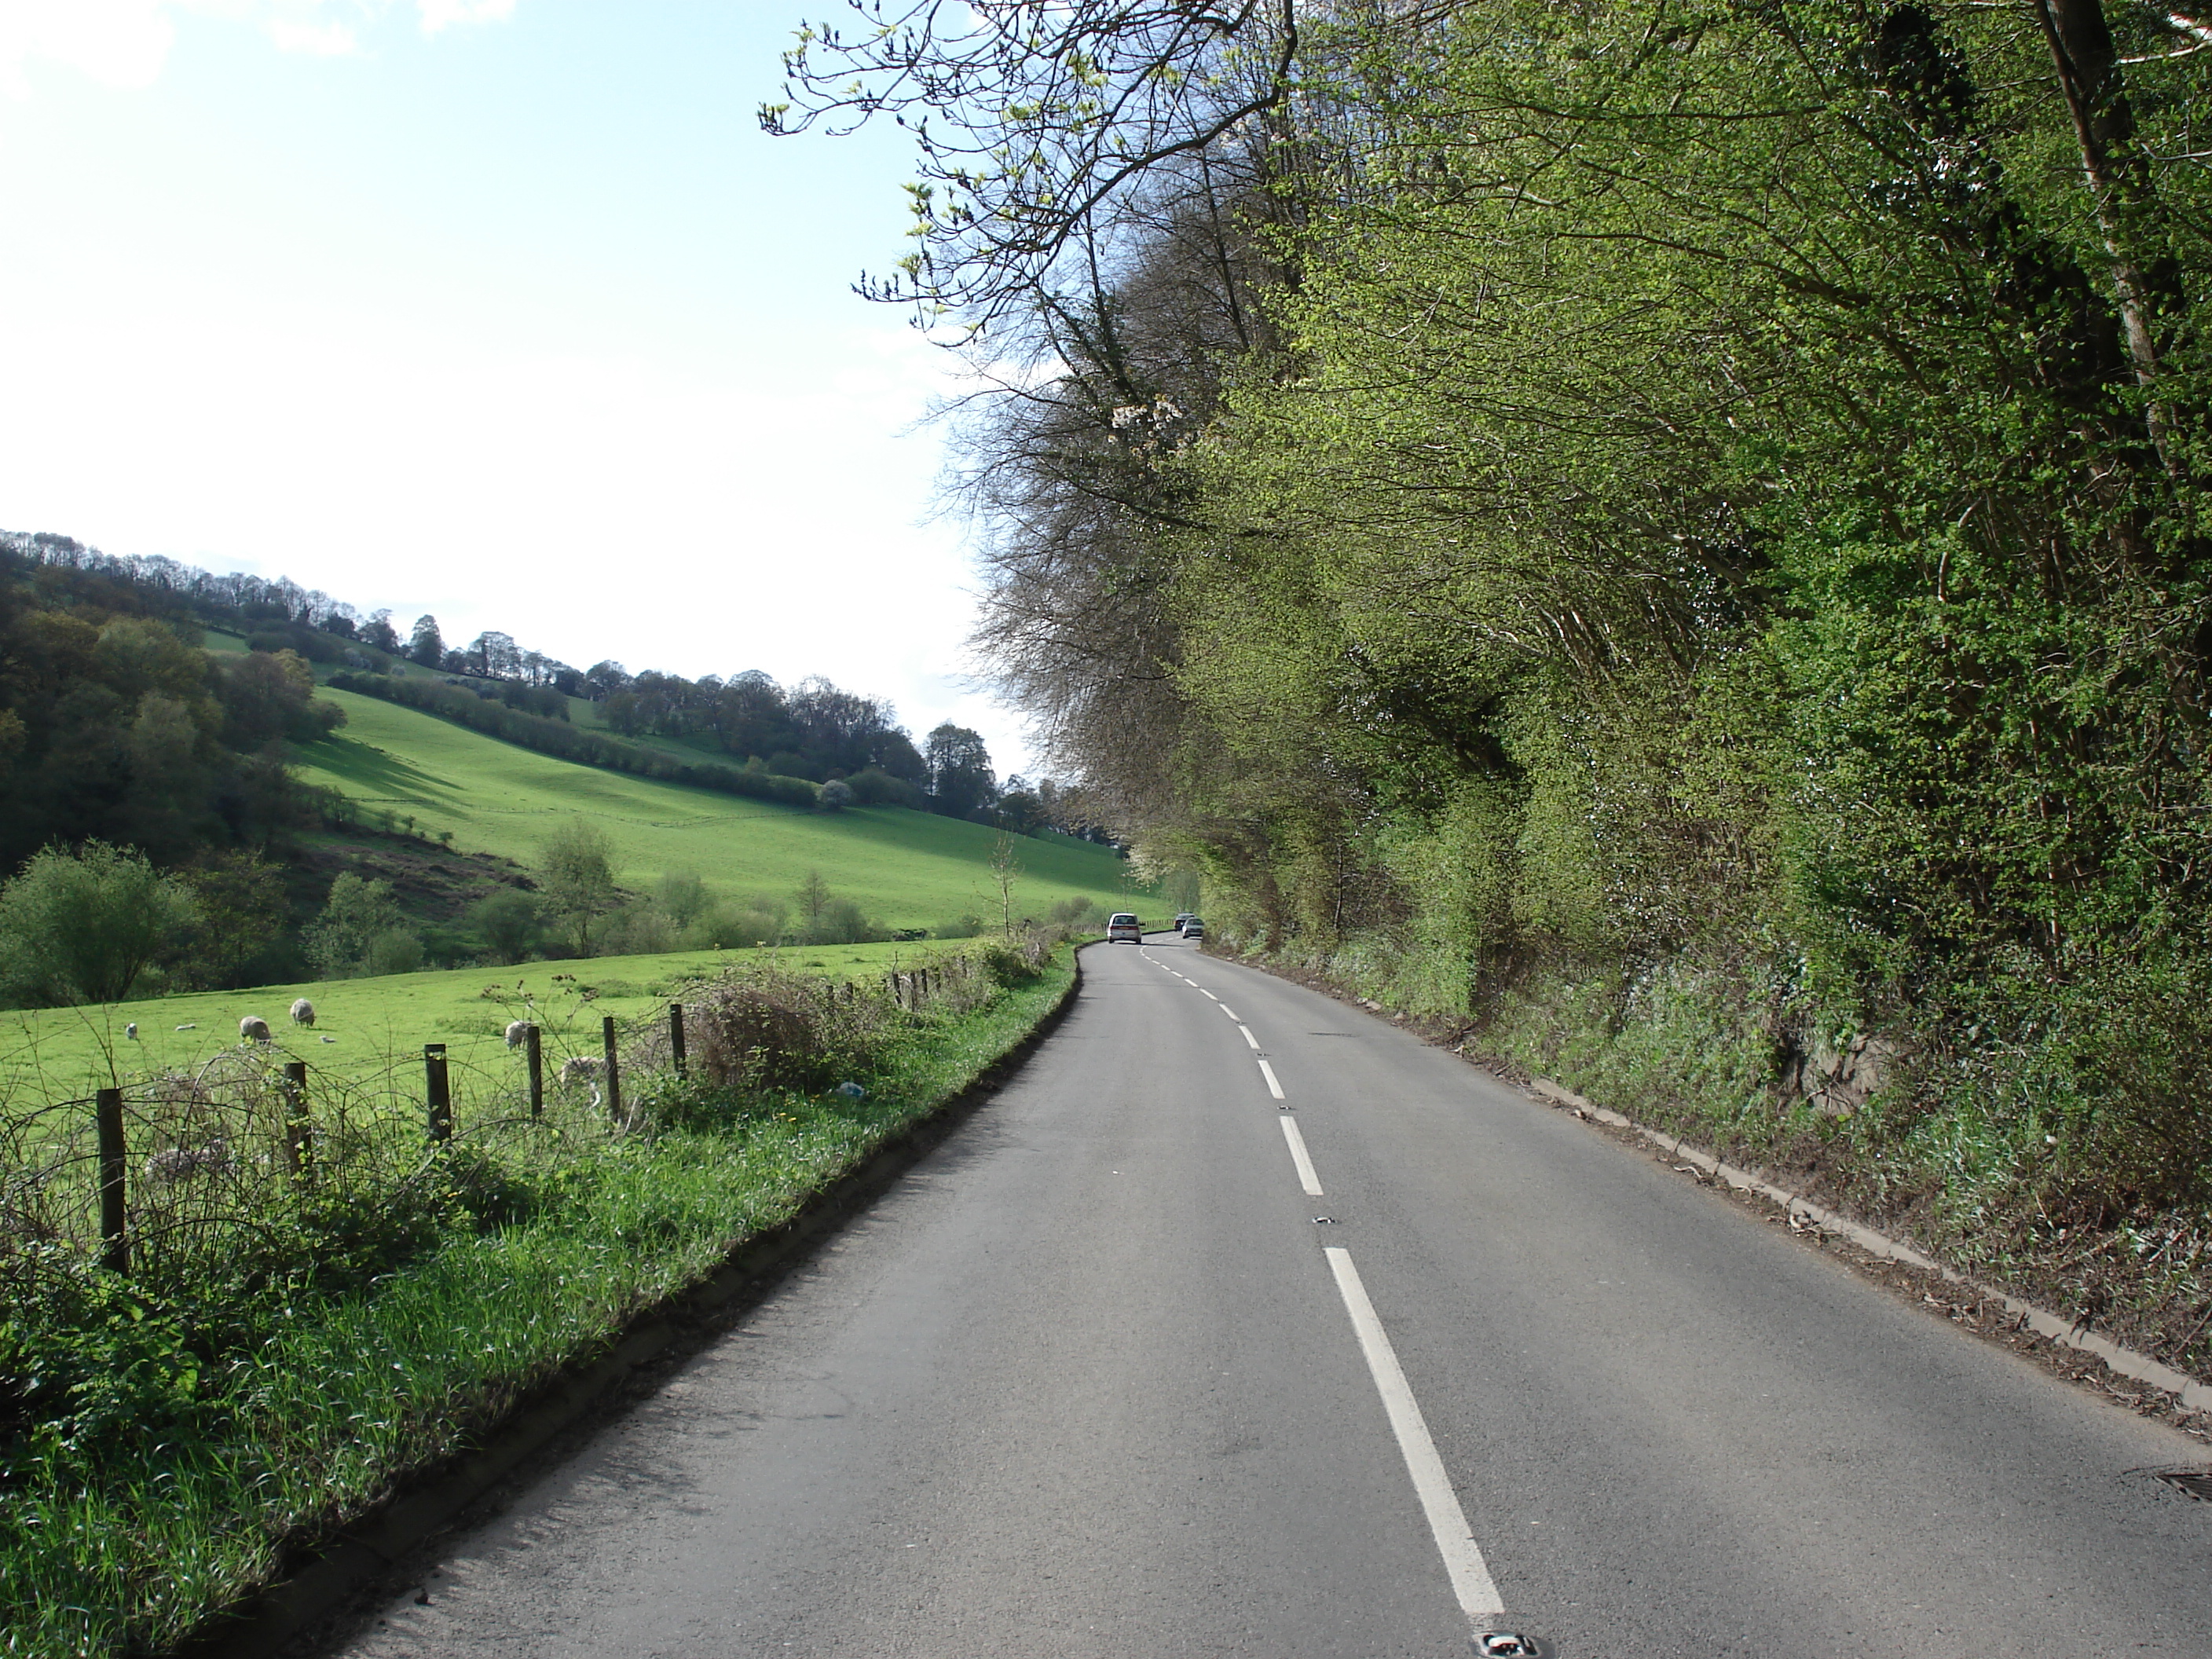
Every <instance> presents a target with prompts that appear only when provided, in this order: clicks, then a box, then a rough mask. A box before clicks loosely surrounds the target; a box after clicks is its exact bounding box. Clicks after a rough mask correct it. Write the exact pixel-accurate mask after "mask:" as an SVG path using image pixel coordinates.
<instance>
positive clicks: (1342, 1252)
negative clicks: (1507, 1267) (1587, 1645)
mask: <svg viewBox="0 0 2212 1659" xmlns="http://www.w3.org/2000/svg"><path fill="white" fill-rule="evenodd" d="M1322 1255H1325V1256H1327V1257H1328V1265H1329V1270H1330V1271H1331V1272H1332V1273H1334V1274H1335V1275H1336V1288H1337V1291H1338V1292H1339V1294H1340V1295H1341V1296H1342V1297H1344V1309H1345V1311H1346V1313H1348V1314H1350V1315H1351V1316H1352V1330H1353V1332H1354V1333H1355V1334H1358V1338H1359V1350H1360V1352H1362V1353H1364V1354H1365V1355H1366V1356H1367V1369H1368V1370H1369V1371H1370V1372H1371V1373H1372V1374H1373V1376H1374V1378H1375V1391H1376V1393H1377V1394H1379V1395H1382V1396H1383V1411H1384V1412H1385V1413H1387V1414H1388V1415H1389V1419H1390V1430H1391V1432H1392V1433H1394V1434H1395V1435H1396V1436H1397V1437H1398V1449H1399V1450H1400V1451H1401V1452H1402V1453H1404V1454H1405V1458H1406V1473H1407V1474H1410V1475H1412V1476H1413V1491H1414V1492H1415V1493H1417V1494H1418V1495H1419V1498H1420V1500H1421V1512H1422V1513H1423V1514H1424V1515H1425V1516H1428V1519H1429V1531H1430V1533H1431V1534H1432V1535H1433V1536H1434V1537H1435V1539H1436V1541H1437V1553H1438V1554H1440V1555H1442V1556H1443V1559H1444V1573H1445V1575H1446V1576H1447V1577H1449V1578H1450V1580H1451V1586H1452V1594H1453V1595H1455V1596H1457V1597H1458V1598H1459V1610H1460V1611H1461V1612H1462V1613H1465V1614H1466V1615H1467V1619H1468V1623H1470V1624H1472V1625H1474V1626H1475V1627H1476V1628H1477V1629H1481V1628H1483V1627H1485V1626H1488V1625H1489V1624H1490V1623H1492V1621H1493V1620H1497V1619H1498V1618H1499V1617H1500V1616H1502V1615H1503V1614H1504V1611H1505V1604H1504V1601H1502V1600H1501V1599H1500V1597H1499V1596H1498V1585H1497V1583H1496V1581H1495V1580H1493V1579H1492V1577H1491V1576H1490V1567H1489V1565H1488V1564H1487V1563H1486V1562H1485V1561H1484V1560H1483V1559H1482V1548H1481V1546H1480V1545H1479V1544H1477V1543H1476V1542H1475V1541H1474V1532H1473V1530H1472V1529H1471V1528H1469V1527H1468V1524H1467V1513H1466V1511H1465V1510H1462V1509H1461V1508H1460V1506H1459V1497H1458V1495H1457V1494H1456V1493H1455V1492H1453V1491H1452V1485H1451V1477H1450V1476H1449V1475H1448V1474H1445V1473H1444V1463H1443V1459H1442V1458H1441V1457H1439V1456H1437V1443H1436V1442H1435V1441H1433V1440H1431V1439H1430V1438H1429V1425H1428V1424H1427V1423H1426V1422H1425V1420H1424V1419H1422V1416H1421V1407H1420V1402H1419V1401H1416V1400H1415V1399H1414V1398H1413V1389H1412V1388H1411V1386H1409V1385H1408V1384H1407V1381H1406V1373H1405V1371H1404V1370H1402V1369H1401V1367H1400V1365H1399V1364H1398V1355H1397V1352H1396V1350H1395V1349H1394V1348H1392V1347H1391V1346H1390V1339H1389V1335H1388V1334H1385V1332H1384V1331H1383V1322H1382V1320H1380V1319H1379V1318H1377V1317H1376V1313H1375V1304H1373V1303H1372V1302H1370V1301H1369V1300H1368V1299H1367V1287H1366V1286H1365V1285H1362V1284H1361V1283H1360V1282H1359V1270H1358V1268H1357V1267H1353V1266H1352V1252H1351V1251H1349V1250H1346V1249H1334V1248H1332V1249H1325V1250H1323V1251H1322Z"/></svg>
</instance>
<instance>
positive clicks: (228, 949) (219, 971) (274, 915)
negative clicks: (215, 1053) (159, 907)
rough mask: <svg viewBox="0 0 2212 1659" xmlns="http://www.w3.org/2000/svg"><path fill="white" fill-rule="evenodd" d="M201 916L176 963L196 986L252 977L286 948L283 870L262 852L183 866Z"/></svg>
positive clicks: (228, 983) (243, 981)
mask: <svg viewBox="0 0 2212 1659" xmlns="http://www.w3.org/2000/svg"><path fill="white" fill-rule="evenodd" d="M179 873H180V877H181V879H182V880H183V881H184V882H185V884H187V885H188V886H189V887H190V888H191V891H192V895H193V897H194V899H195V900H196V901H197V905H198V913H199V914H198V917H197V921H196V923H195V925H194V926H193V928H192V930H191V937H190V941H189V943H188V944H187V945H186V946H185V950H184V951H182V952H180V953H179V957H178V958H177V959H176V962H175V965H176V966H177V968H178V969H179V970H181V971H182V972H183V974H184V976H185V979H186V980H187V981H188V982H189V983H190V984H191V985H192V987H194V988H196V989H197V988H204V987H217V986H232V985H243V984H247V983H251V982H252V979H253V976H254V975H253V971H252V970H253V969H254V968H255V967H257V966H258V965H259V964H261V963H266V962H268V961H269V960H270V959H271V957H273V956H274V955H275V954H276V951H279V950H281V949H283V939H284V937H285V927H286V924H287V923H288V921H289V915H288V908H289V907H288V904H287V901H286V896H285V892H284V878H283V871H281V870H280V869H278V868H277V867H276V866H275V865H273V864H270V862H268V861H267V860H264V858H262V857H261V856H260V855H259V854H256V853H216V854H209V855H207V856H205V857H204V858H203V859H201V860H199V861H198V862H197V863H196V864H195V865H193V866H191V867H190V868H188V869H186V870H184V871H182V872H179Z"/></svg>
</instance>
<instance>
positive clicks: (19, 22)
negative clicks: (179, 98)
mask: <svg viewBox="0 0 2212 1659" xmlns="http://www.w3.org/2000/svg"><path fill="white" fill-rule="evenodd" d="M167 9H168V8H167V4H166V3H165V0H0V88H4V89H5V90H6V91H7V92H8V93H9V94H10V95H11V96H15V97H22V96H24V95H26V94H27V93H28V92H29V90H30V83H29V82H28V81H27V79H26V78H25V76H24V74H23V64H24V63H25V61H26V60H27V59H29V58H45V59H46V60H47V61H49V62H52V63H57V64H66V65H67V66H68V67H70V69H73V70H76V71H78V72H79V73H80V74H82V75H86V76H90V77H91V78H92V79H94V80H95V81H98V82H102V83H103V84H105V85H107V86H111V87H143V86H149V85H150V84H152V82H153V81H154V79H155V76H159V75H160V74H161V64H162V63H163V62H164V61H165V60H166V59H167V57H168V55H169V46H170V43H171V42H172V41H173V40H175V38H176V33H177V31H176V26H175V25H174V24H173V23H172V22H171V21H169V19H168V17H167V15H166V13H167Z"/></svg>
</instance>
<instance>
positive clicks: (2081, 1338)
mask: <svg viewBox="0 0 2212 1659" xmlns="http://www.w3.org/2000/svg"><path fill="white" fill-rule="evenodd" d="M1207 954H1208V955H1211V956H1213V957H1214V959H1215V960H1217V961H1220V962H1229V963H1235V964H1236V965H1237V966H1238V967H1242V968H1250V969H1255V971H1257V972H1260V973H1263V974H1266V975H1267V976H1268V977H1269V978H1271V979H1280V980H1285V981H1288V982H1289V983H1291V984H1293V985H1300V986H1304V987H1305V988H1306V989H1308V990H1310V991H1319V992H1321V993H1322V994H1324V995H1327V996H1329V997H1332V998H1334V1000H1337V1001H1339V1002H1343V1003H1346V1004H1349V1005H1350V1006H1352V1007H1355V1008H1358V1009H1360V1010H1362V1011H1363V1012H1366V1013H1369V1014H1372V1015H1374V1016H1375V1017H1376V1018H1380V1019H1383V1021H1385V1023H1387V1024H1389V1025H1390V1026H1391V1027H1392V1029H1394V1030H1400V1031H1403V1032H1405V1033H1406V1034H1407V1036H1412V1037H1413V1038H1414V1039H1416V1040H1417V1041H1419V1042H1422V1043H1424V1044H1425V1045H1426V1046H1427V1047H1429V1048H1438V1049H1442V1050H1443V1052H1445V1053H1448V1054H1458V1057H1459V1058H1460V1059H1462V1060H1466V1061H1467V1062H1468V1064H1470V1065H1474V1066H1477V1067H1478V1068H1479V1069H1481V1070H1482V1071H1484V1072H1485V1073H1486V1074H1487V1075H1488V1076H1490V1077H1492V1078H1494V1079H1496V1080H1497V1081H1498V1082H1500V1083H1502V1084H1504V1085H1506V1086H1507V1087H1509V1088H1511V1089H1514V1090H1516V1091H1518V1092H1520V1093H1521V1094H1522V1095H1524V1096H1526V1097H1528V1099H1530V1100H1532V1101H1534V1102H1536V1103H1540V1104H1545V1105H1550V1106H1553V1107H1556V1108H1561V1109H1565V1110H1567V1111H1569V1112H1570V1113H1571V1114H1572V1115H1575V1116H1577V1117H1578V1118H1581V1119H1583V1120H1584V1121H1589V1122H1594V1123H1598V1124H1601V1125H1603V1126H1604V1127H1607V1128H1609V1129H1613V1130H1615V1131H1618V1132H1620V1133H1623V1134H1626V1135H1632V1136H1636V1137H1638V1138H1640V1139H1643V1140H1644V1141H1646V1142H1647V1143H1649V1144H1650V1146H1652V1147H1653V1148H1654V1149H1655V1150H1656V1151H1658V1152H1662V1153H1663V1154H1664V1155H1665V1156H1666V1157H1668V1158H1677V1159H1680V1161H1681V1162H1682V1163H1684V1164H1688V1165H1689V1166H1691V1167H1692V1169H1694V1170H1698V1171H1699V1173H1700V1175H1701V1176H1711V1177H1712V1178H1714V1179H1717V1180H1719V1181H1721V1182H1725V1183H1726V1184H1728V1185H1729V1186H1730V1187H1732V1188H1735V1190H1736V1191H1738V1192H1740V1193H1744V1194H1752V1195H1754V1196H1756V1197H1759V1198H1763V1199H1765V1200H1768V1201H1770V1202H1771V1203H1774V1204H1777V1205H1779V1206H1781V1207H1782V1209H1783V1211H1784V1214H1785V1215H1786V1216H1787V1218H1789V1220H1790V1225H1791V1226H1792V1228H1793V1229H1796V1228H1800V1227H1802V1228H1805V1229H1808V1230H1817V1231H1820V1232H1821V1233H1823V1234H1829V1235H1833V1236H1835V1237H1840V1238H1843V1239H1844V1240H1846V1241H1848V1242H1849V1243H1851V1244H1853V1245H1855V1246H1857V1249H1860V1250H1862V1251H1863V1252H1864V1253H1865V1254H1866V1255H1869V1256H1873V1257H1875V1258H1878V1259H1880V1260H1881V1261H1892V1262H1895V1263H1898V1264H1899V1265H1901V1266H1903V1267H1911V1268H1913V1269H1916V1270H1917V1271H1918V1272H1921V1273H1932V1274H1934V1275H1936V1277H1937V1278H1939V1279H1942V1280H1943V1281H1944V1282H1945V1283H1947V1284H1949V1285H1957V1286H1958V1287H1959V1288H1960V1289H1961V1290H1964V1291H1970V1292H1971V1293H1972V1295H1973V1297H1975V1298H1976V1300H1977V1301H1978V1302H1981V1303H1993V1304H1996V1305H1997V1306H1999V1307H2001V1308H2002V1310H2003V1311H2004V1315H2005V1316H2006V1320H2007V1328H2009V1329H2012V1330H2021V1329H2025V1330H2028V1331H2032V1332H2033V1333H2034V1334H2036V1335H2037V1336H2039V1337H2041V1338H2042V1339H2044V1340H2045V1341H2047V1342H2049V1343H2050V1344H2051V1346H2054V1347H2057V1348H2063V1349H2066V1350H2069V1351H2070V1352H2075V1353H2079V1354H2083V1355H2086V1356H2087V1357H2088V1358H2092V1359H2094V1360H2097V1361H2099V1362H2100V1363H2101V1364H2103V1365H2104V1367H2105V1369H2106V1370H2109V1371H2111V1372H2112V1374H2113V1375H2114V1376H2121V1377H2124V1378H2126V1379H2127V1380H2128V1381H2130V1382H2131V1383H2141V1384H2142V1385H2143V1386H2144V1387H2146V1388H2151V1389H2158V1390H2160V1392H2161V1393H2163V1394H2166V1395H2170V1396H2172V1401H2173V1409H2174V1410H2176V1411H2177V1412H2179V1413H2183V1414H2189V1413H2200V1414H2202V1415H2203V1416H2204V1417H2206V1418H2207V1419H2212V1384H2208V1383H2203V1382H2201V1381H2199V1380H2198V1379H2197V1378H2196V1377H2194V1376H2190V1375H2189V1374H2188V1373H2187V1372H2185V1371H2182V1370H2176V1369H2175V1368H2174V1367H2172V1366H2171V1365H2169V1364H2166V1362H2165V1361H2163V1360H2160V1359H2157V1358H2153V1357H2152V1356H2151V1355H2149V1354H2147V1353H2144V1352H2142V1351H2140V1350H2139V1349H2136V1348H2130V1347H2127V1346H2124V1345H2122V1344H2120V1343H2118V1342H2115V1341H2113V1340H2111V1339H2110V1338H2109V1337H2104V1336H2100V1335H2098V1334H2096V1333H2095V1332H2094V1331H2093V1330H2090V1329H2088V1328H2087V1327H2086V1326H2084V1325H2083V1324H2082V1323H2081V1322H2080V1321H2078V1320H2069V1319H2068V1318H2066V1317H2065V1316H2063V1315H2061V1314H2056V1313H2053V1312H2051V1310H2049V1309H2047V1308H2045V1307H2042V1306H2040V1305H2039V1304H2035V1303H2033V1302H2028V1301H2026V1300H2024V1299H2023V1298H2021V1297H2016V1296H2014V1295H2012V1294H2011V1293H2010V1292H2009V1291H2002V1290H1999V1289H1998V1288H1996V1286H1995V1285H1986V1284H1984V1283H1983V1282H1982V1281H1981V1280H1979V1279H1975V1278H1973V1277H1972V1276H1971V1275H1969V1274H1966V1273H1961V1272H1960V1271H1959V1270H1958V1269H1957V1268H1955V1267H1950V1266H1948V1264H1946V1263H1944V1262H1942V1261H1936V1259H1934V1258H1933V1257H1931V1256H1929V1255H1927V1254H1926V1253H1925V1252H1923V1251H1921V1250H1917V1249H1913V1248H1912V1246H1911V1245H1909V1244H1906V1243H1902V1242H1901V1241H1899V1240H1897V1239H1894V1238H1892V1237H1889V1235H1887V1233H1884V1232H1881V1231H1879V1230H1877V1229H1875V1228H1873V1227H1869V1226H1868V1225H1865V1224H1864V1223H1863V1222H1859V1221H1854V1220H1852V1219H1851V1218H1850V1217H1848V1216H1845V1215H1843V1214H1841V1213H1839V1212H1837V1211H1834V1210H1832V1209H1829V1208H1827V1207H1826V1206H1824V1205H1821V1204H1820V1203H1817V1202H1815V1201H1814V1200H1812V1199H1810V1198H1808V1197H1807V1196H1805V1195H1804V1194H1802V1193H1795V1192H1791V1191H1790V1190H1789V1189H1788V1188H1784V1187H1781V1186H1778V1185H1776V1184H1775V1183H1774V1182H1771V1181H1769V1180H1767V1179H1766V1178H1765V1176H1763V1175H1761V1174H1759V1172H1758V1171H1756V1170H1747V1169H1744V1168H1742V1167H1741V1166H1740V1165H1737V1164H1730V1163H1729V1162H1728V1161H1727V1160H1726V1159H1724V1158H1720V1157H1718V1156H1717V1155H1716V1154H1714V1153H1712V1152H1707V1151H1706V1150H1705V1148H1703V1147H1701V1146H1693V1145H1692V1144H1691V1143H1690V1142H1689V1141H1687V1140H1685V1139H1682V1138H1681V1137H1680V1136H1679V1135H1675V1134H1673V1133H1669V1132H1668V1131H1666V1130H1663V1129H1655V1128H1652V1127H1650V1126H1649V1125H1648V1124H1643V1123H1638V1121H1636V1120H1635V1119H1633V1118H1631V1117H1628V1116H1626V1115H1623V1114H1622V1113H1620V1112H1616V1111H1614V1110H1613V1109H1611V1108H1609V1107H1605V1106H1600V1105H1598V1104H1597V1103H1595V1101H1592V1100H1590V1099H1589V1098H1587V1097H1584V1096H1583V1095H1579V1094H1577V1093H1576V1092H1575V1091H1573V1090H1571V1089H1569V1088H1567V1087H1565V1085H1561V1084H1559V1083H1555V1082H1553V1080H1552V1079H1549V1078H1543V1077H1532V1078H1531V1079H1529V1080H1528V1082H1527V1083H1525V1084H1523V1083H1521V1082H1519V1081H1517V1080H1516V1079H1513V1078H1510V1077H1507V1076H1504V1075H1501V1074H1500V1073H1498V1072H1497V1071H1495V1070H1492V1069H1491V1068H1490V1067H1488V1066H1484V1065H1483V1064H1482V1062H1481V1060H1480V1059H1478V1058H1477V1057H1476V1056H1474V1055H1472V1054H1464V1053H1461V1052H1460V1051H1458V1050H1457V1049H1455V1048H1452V1047H1450V1046H1449V1045H1448V1044H1447V1043H1445V1042H1439V1041H1437V1039H1436V1038H1435V1037H1433V1036H1431V1035H1430V1034H1429V1033H1428V1032H1426V1031H1425V1030H1423V1029H1421V1027H1420V1026H1419V1025H1418V1024H1414V1023H1413V1021H1412V1020H1411V1019H1409V1018H1407V1017H1406V1016H1404V1015H1401V1014H1396V1013H1395V1012H1393V1011H1392V1010H1390V1009H1389V1008H1386V1007H1383V1006H1382V1005H1380V1004H1378V1003H1374V1002H1370V1000H1367V999H1366V998H1364V997H1361V996H1358V995H1357V994H1354V993H1353V992H1352V991H1350V990H1348V989H1346V987H1342V986H1340V985H1337V984H1335V983H1334V982H1332V981H1329V980H1328V979H1326V978H1323V977H1322V976H1320V975H1313V974H1310V973H1300V974H1290V973H1284V972H1280V971H1279V970H1278V969H1275V968H1274V967H1273V966H1271V965H1270V964H1268V963H1265V962H1262V961H1259V960H1256V959H1255V958H1253V957H1247V956H1231V955H1228V954H1227V953H1225V952H1224V953H1218V954H1217V953H1214V952H1211V951H1209V952H1208V953H1207ZM1972 1328H1974V1329H1976V1331H1977V1333H1978V1334H1984V1335H1986V1334H1987V1333H1986V1332H1982V1331H1980V1330H1979V1328H1978V1327H1972Z"/></svg>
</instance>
